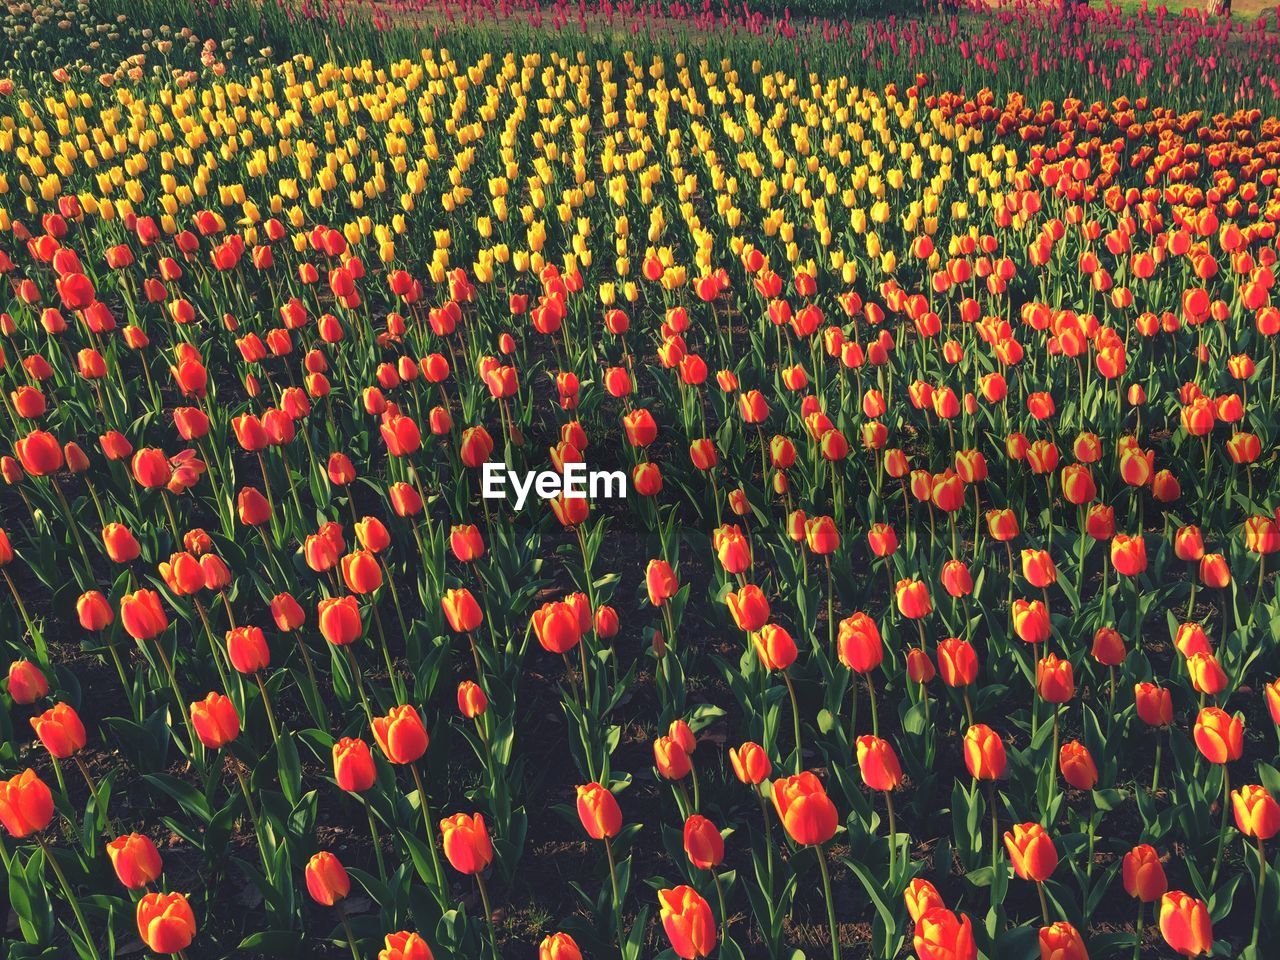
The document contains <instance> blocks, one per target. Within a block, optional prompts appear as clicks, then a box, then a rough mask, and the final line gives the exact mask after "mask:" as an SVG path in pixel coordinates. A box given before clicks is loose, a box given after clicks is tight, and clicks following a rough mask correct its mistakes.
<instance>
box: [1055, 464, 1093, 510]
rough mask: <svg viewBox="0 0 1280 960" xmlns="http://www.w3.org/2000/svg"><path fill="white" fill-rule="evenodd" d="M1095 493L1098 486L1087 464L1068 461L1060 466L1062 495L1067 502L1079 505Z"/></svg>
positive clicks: (1088, 500)
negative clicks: (1065, 464) (1068, 462)
mask: <svg viewBox="0 0 1280 960" xmlns="http://www.w3.org/2000/svg"><path fill="white" fill-rule="evenodd" d="M1097 495H1098V487H1097V485H1096V484H1095V483H1094V481H1093V473H1092V471H1090V469H1089V467H1088V465H1087V464H1083V463H1070V464H1067V466H1065V467H1063V468H1062V496H1063V497H1064V498H1065V499H1066V501H1067V502H1068V503H1072V504H1075V505H1076V506H1081V505H1082V504H1086V503H1089V502H1090V501H1091V500H1093V498H1094V497H1096V496H1097Z"/></svg>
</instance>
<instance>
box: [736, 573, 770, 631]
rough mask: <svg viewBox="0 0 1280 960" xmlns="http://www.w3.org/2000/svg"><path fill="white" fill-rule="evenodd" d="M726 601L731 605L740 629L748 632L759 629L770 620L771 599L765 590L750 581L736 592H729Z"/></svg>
mask: <svg viewBox="0 0 1280 960" xmlns="http://www.w3.org/2000/svg"><path fill="white" fill-rule="evenodd" d="M725 603H727V604H728V605H729V612H730V613H732V614H733V619H734V622H735V623H737V625H738V629H740V630H744V631H746V632H747V633H753V632H755V631H756V630H759V629H760V628H761V627H763V626H764V625H765V624H766V623H767V622H768V620H769V601H768V599H767V598H766V597H765V595H764V591H763V590H761V589H760V588H759V587H757V586H756V585H755V584H754V583H748V584H747V585H746V586H744V587H743V588H742V589H741V590H739V591H737V592H736V593H733V592H730V593H728V594H727V595H726V596H725Z"/></svg>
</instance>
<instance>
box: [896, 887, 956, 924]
mask: <svg viewBox="0 0 1280 960" xmlns="http://www.w3.org/2000/svg"><path fill="white" fill-rule="evenodd" d="M902 898H903V900H905V901H906V904H907V913H908V914H910V916H911V922H912V923H919V922H920V918H921V917H923V916H924V915H925V914H926V913H928V912H929V911H930V910H935V909H937V908H938V907H945V906H946V904H945V903H943V902H942V894H940V893H938V888H937V887H935V886H934V885H933V884H932V883H930V882H929V881H928V880H925V879H924V878H923V877H916V878H915V879H914V880H912V881H911V882H910V883H908V884H907V889H906V890H904V891H903V893H902Z"/></svg>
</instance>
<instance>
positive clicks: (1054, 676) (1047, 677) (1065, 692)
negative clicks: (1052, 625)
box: [1036, 653, 1076, 703]
mask: <svg viewBox="0 0 1280 960" xmlns="http://www.w3.org/2000/svg"><path fill="white" fill-rule="evenodd" d="M1036 690H1037V692H1038V693H1039V694H1040V697H1041V699H1043V700H1045V701H1046V702H1047V703H1066V702H1067V701H1068V700H1070V699H1071V698H1072V697H1073V696H1075V692H1076V683H1075V673H1074V671H1073V670H1072V669H1071V661H1070V660H1061V659H1059V658H1058V657H1057V656H1056V655H1055V654H1052V653H1051V654H1049V655H1048V656H1047V657H1044V658H1042V659H1041V660H1040V661H1039V662H1038V663H1037V664H1036Z"/></svg>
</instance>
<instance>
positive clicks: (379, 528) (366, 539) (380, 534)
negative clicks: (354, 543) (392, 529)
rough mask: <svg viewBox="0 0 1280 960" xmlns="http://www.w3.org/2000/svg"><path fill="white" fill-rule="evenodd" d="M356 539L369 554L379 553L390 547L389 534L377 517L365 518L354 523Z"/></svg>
mask: <svg viewBox="0 0 1280 960" xmlns="http://www.w3.org/2000/svg"><path fill="white" fill-rule="evenodd" d="M355 528H356V539H357V540H358V541H359V542H360V546H362V547H364V549H366V550H368V551H369V552H370V553H381V552H382V551H383V550H385V549H387V547H389V546H391V534H390V533H389V532H388V531H387V528H386V525H385V524H384V523H383V522H382V521H381V520H379V519H378V518H377V517H365V518H364V519H363V520H357V521H356V523H355Z"/></svg>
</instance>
